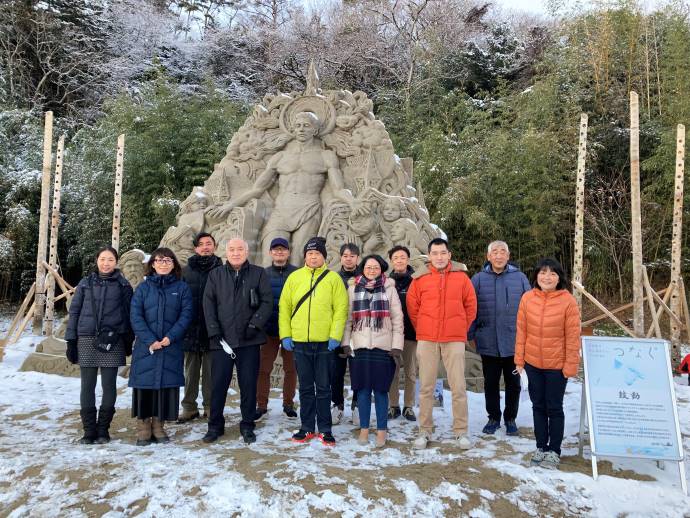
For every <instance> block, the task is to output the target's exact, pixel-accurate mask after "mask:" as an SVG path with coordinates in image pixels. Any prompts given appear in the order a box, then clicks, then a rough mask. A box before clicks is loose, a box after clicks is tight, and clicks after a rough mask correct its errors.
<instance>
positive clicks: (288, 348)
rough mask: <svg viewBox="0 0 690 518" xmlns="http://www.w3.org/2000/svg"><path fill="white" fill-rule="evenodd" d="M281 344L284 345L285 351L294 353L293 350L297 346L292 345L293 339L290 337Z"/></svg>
mask: <svg viewBox="0 0 690 518" xmlns="http://www.w3.org/2000/svg"><path fill="white" fill-rule="evenodd" d="M281 343H282V345H283V349H285V350H286V351H292V349H293V348H294V347H295V344H294V343H292V338H290V337H289V336H286V337H285V338H283V340H282V342H281Z"/></svg>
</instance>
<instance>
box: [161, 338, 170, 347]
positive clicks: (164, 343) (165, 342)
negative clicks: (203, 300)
mask: <svg viewBox="0 0 690 518" xmlns="http://www.w3.org/2000/svg"><path fill="white" fill-rule="evenodd" d="M159 343H160V344H161V347H167V346H169V345H170V338H168V337H167V336H166V337H165V338H163V340H161V341H160V342H159Z"/></svg>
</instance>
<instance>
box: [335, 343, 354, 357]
mask: <svg viewBox="0 0 690 518" xmlns="http://www.w3.org/2000/svg"><path fill="white" fill-rule="evenodd" d="M351 355H352V347H350V346H349V345H343V346H342V352H341V353H340V354H338V356H340V357H341V358H347V357H348V356H351Z"/></svg>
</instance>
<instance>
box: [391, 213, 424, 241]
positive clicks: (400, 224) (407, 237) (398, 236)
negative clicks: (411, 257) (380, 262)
mask: <svg viewBox="0 0 690 518" xmlns="http://www.w3.org/2000/svg"><path fill="white" fill-rule="evenodd" d="M417 231H418V228H417V225H416V224H415V222H414V221H412V220H411V219H407V218H404V219H400V220H398V221H396V222H395V223H394V224H393V227H392V228H391V239H392V240H393V242H394V243H395V244H401V243H402V244H408V243H414V238H415V234H416V233H417Z"/></svg>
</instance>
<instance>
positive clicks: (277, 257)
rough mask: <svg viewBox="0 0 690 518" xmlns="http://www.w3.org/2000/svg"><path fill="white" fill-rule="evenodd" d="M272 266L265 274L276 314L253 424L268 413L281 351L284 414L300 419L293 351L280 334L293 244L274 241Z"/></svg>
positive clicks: (271, 321)
mask: <svg viewBox="0 0 690 518" xmlns="http://www.w3.org/2000/svg"><path fill="white" fill-rule="evenodd" d="M269 254H270V256H271V266H268V267H266V273H267V274H268V279H269V281H270V283H271V291H272V292H273V312H272V313H271V317H270V318H269V319H268V323H267V324H266V334H267V335H268V338H267V341H266V345H264V346H263V347H262V348H261V363H260V365H259V377H258V379H257V381H256V412H255V414H254V420H255V421H258V420H259V419H261V418H262V417H263V416H264V415H265V414H266V412H268V394H269V392H270V390H271V371H272V370H273V363H274V362H275V361H276V357H277V356H278V350H280V355H281V357H282V359H283V412H285V415H287V416H288V417H297V412H295V406H294V403H293V400H294V398H295V390H296V388H297V370H296V369H295V359H294V356H293V353H292V351H288V350H286V349H284V348H283V349H281V347H280V338H279V336H278V335H279V333H278V302H279V301H280V294H281V293H282V291H283V286H284V285H285V280H286V279H287V277H288V275H290V274H291V273H292V272H294V271H295V270H296V269H297V267H296V266H293V265H291V264H290V263H289V262H288V261H289V259H290V244H289V243H288V242H287V239H285V238H282V237H277V238H275V239H273V240H272V241H271V246H270V250H269Z"/></svg>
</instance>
